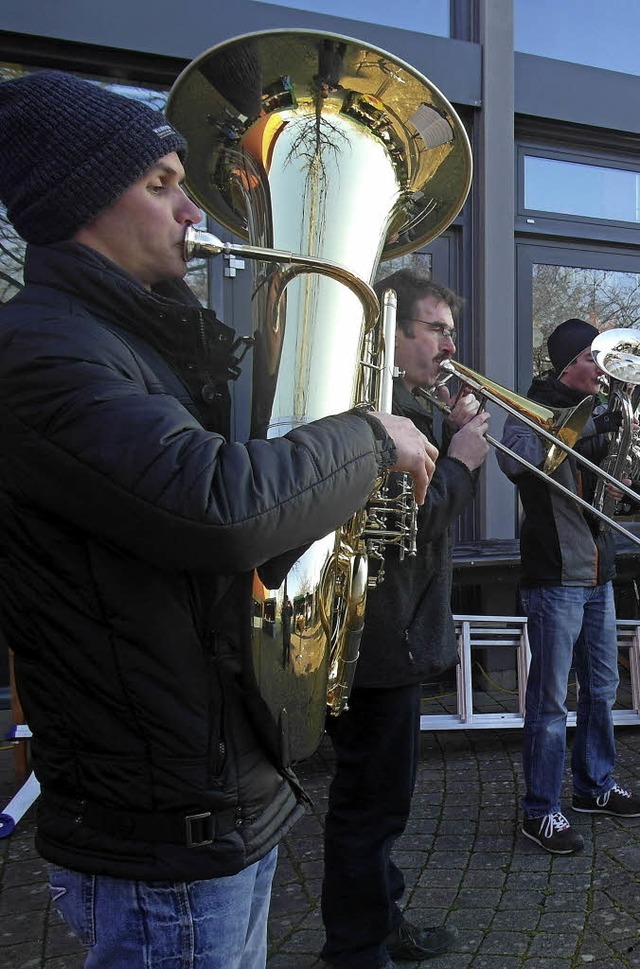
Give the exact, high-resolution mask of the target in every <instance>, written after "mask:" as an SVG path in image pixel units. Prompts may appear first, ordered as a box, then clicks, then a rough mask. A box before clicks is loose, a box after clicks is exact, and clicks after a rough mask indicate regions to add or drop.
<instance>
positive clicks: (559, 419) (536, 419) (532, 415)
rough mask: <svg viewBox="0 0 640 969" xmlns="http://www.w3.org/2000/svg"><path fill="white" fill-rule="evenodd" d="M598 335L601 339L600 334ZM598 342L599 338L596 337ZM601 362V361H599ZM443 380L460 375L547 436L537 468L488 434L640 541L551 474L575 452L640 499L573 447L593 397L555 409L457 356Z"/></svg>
mask: <svg viewBox="0 0 640 969" xmlns="http://www.w3.org/2000/svg"><path fill="white" fill-rule="evenodd" d="M596 339H599V338H598V337H596ZM594 342H595V341H594ZM638 363H639V364H640V357H639V358H638ZM599 366H600V364H599ZM441 371H442V375H441V381H440V382H444V381H445V380H448V379H450V378H451V377H457V378H458V380H459V381H460V382H461V383H462V384H464V385H466V386H467V387H469V388H470V389H471V390H473V391H474V392H476V393H477V394H478V396H479V397H480V399H481V400H482V401H485V400H489V401H492V402H493V403H495V404H497V405H498V406H499V407H501V408H502V409H503V410H504V411H506V413H507V414H511V415H512V417H516V418H517V419H518V420H521V421H522V422H523V423H524V424H526V425H527V427H530V428H531V429H532V430H533V431H535V432H536V433H537V434H538V435H539V436H540V437H542V438H543V440H545V441H546V442H547V444H548V445H549V446H548V447H547V453H546V458H545V462H544V465H543V467H542V468H537V467H536V466H535V465H534V464H531V462H529V461H527V460H526V459H525V458H523V457H521V456H520V455H519V454H516V453H515V452H514V451H512V450H511V449H510V448H508V447H505V445H504V444H502V442H501V441H498V440H496V439H495V438H493V437H491V436H490V435H489V434H485V437H486V439H487V441H488V443H489V444H490V445H491V446H492V447H494V448H496V450H498V451H502V452H503V453H504V454H507V455H509V457H511V458H513V459H514V461H517V462H518V463H519V464H521V465H522V466H523V467H525V468H527V470H528V471H531V473H532V474H535V475H536V476H537V477H539V478H541V479H542V480H543V481H545V483H546V484H548V485H549V487H551V488H555V490H556V491H560V492H561V493H562V494H563V495H565V496H566V497H567V498H570V499H571V501H574V502H575V503H576V504H578V505H580V506H581V507H582V508H584V509H585V511H588V512H591V514H593V515H595V516H596V518H599V519H600V520H601V521H603V522H605V523H606V524H607V525H610V526H611V527H612V528H614V529H615V530H616V531H617V532H619V533H620V534H621V535H624V536H625V538H628V539H629V540H630V541H632V542H633V543H634V544H635V545H640V537H638V536H637V535H634V534H633V532H630V531H629V529H628V528H625V527H624V526H623V525H621V524H620V522H617V521H615V519H612V518H610V517H608V516H607V515H606V514H605V513H604V512H603V511H601V510H600V509H599V508H596V507H594V506H593V505H590V504H589V502H588V501H585V500H584V499H583V498H581V497H580V496H579V495H576V494H575V493H574V492H573V491H571V490H570V489H569V488H565V486H564V485H563V484H561V483H560V482H559V481H557V480H556V479H555V478H552V477H551V475H552V474H553V472H554V471H555V470H556V468H557V467H558V466H559V465H560V463H561V461H562V460H563V459H564V457H566V456H567V455H569V454H570V455H572V456H573V458H574V460H575V461H577V462H578V463H580V464H582V465H584V466H585V467H587V468H588V469H589V470H590V471H591V472H592V473H593V474H594V475H596V477H597V478H598V479H599V480H602V481H604V482H609V483H610V484H613V485H615V487H616V488H618V489H619V490H620V491H622V492H624V493H625V494H626V495H627V496H628V497H630V498H631V499H633V500H634V501H637V499H638V495H637V494H636V493H635V492H634V491H632V490H631V489H630V488H627V486H626V485H623V484H622V482H620V481H618V480H617V479H616V478H614V477H613V476H612V475H611V474H609V473H608V471H606V470H604V469H603V468H600V467H599V466H598V465H597V464H594V463H593V462H592V461H589V459H588V458H585V457H584V456H583V455H582V454H579V453H578V452H577V451H575V450H574V449H573V445H574V444H575V443H576V441H577V440H578V438H579V437H580V435H581V434H582V430H583V428H584V425H585V424H586V422H587V420H588V419H589V417H590V416H591V413H592V409H593V398H592V397H585V399H584V400H583V401H581V402H580V403H579V404H577V405H576V406H575V407H570V408H567V409H553V408H547V407H541V406H540V405H539V404H536V403H535V401H532V400H529V398H528V397H521V396H520V395H519V394H516V393H514V392H513V391H510V390H507V389H506V388H505V387H501V386H500V384H497V383H495V382H494V381H493V380H489V378H488V377H484V376H483V375H482V374H479V373H477V372H476V371H475V370H471V368H470V367H465V366H464V365H463V364H461V363H458V362H457V361H453V360H445V361H443V363H442V365H441ZM423 396H425V397H428V399H429V400H431V401H432V403H434V404H435V406H436V407H439V408H440V409H441V410H446V409H447V407H448V405H446V404H443V402H442V401H440V400H439V398H438V397H437V396H436V394H435V393H432V392H431V391H424V392H423Z"/></svg>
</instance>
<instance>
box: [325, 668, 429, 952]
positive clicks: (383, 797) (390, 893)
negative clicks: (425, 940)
mask: <svg viewBox="0 0 640 969" xmlns="http://www.w3.org/2000/svg"><path fill="white" fill-rule="evenodd" d="M420 695H421V686H420V684H419V683H417V684H413V685H411V686H400V687H394V688H391V689H358V688H356V689H354V690H353V692H352V693H351V697H350V699H349V709H348V710H347V711H346V712H345V713H343V714H341V715H340V716H339V717H329V718H328V720H327V731H328V733H329V734H330V736H331V740H332V742H333V747H334V750H335V755H336V768H335V775H334V778H333V781H332V782H331V786H330V788H329V809H328V812H327V817H326V825H325V842H324V881H323V885H322V917H323V921H324V926H325V930H326V936H327V939H326V944H325V946H324V949H323V952H322V956H323V958H324V959H326V960H328V961H330V962H331V963H332V965H333V964H335V965H336V966H345V969H370V967H372V966H382V965H384V964H385V963H386V962H387V961H388V958H389V956H388V953H387V950H386V947H385V944H384V940H385V938H386V937H387V935H388V934H389V932H390V931H391V930H392V929H394V928H396V926H397V925H398V924H399V923H400V922H401V921H402V913H401V911H400V908H399V904H398V903H399V902H400V899H401V898H402V895H403V893H404V884H405V883H404V877H403V874H402V872H401V871H400V869H399V868H398V866H397V865H396V864H395V863H394V861H393V860H392V857H391V853H392V850H393V846H394V844H395V842H396V840H397V839H398V838H399V837H400V835H401V834H402V833H403V831H404V829H405V827H406V824H407V819H408V817H409V811H410V809H411V796H412V794H413V788H414V785H415V779H416V769H417V762H418V756H419V753H420ZM435 783H437V781H436V782H435Z"/></svg>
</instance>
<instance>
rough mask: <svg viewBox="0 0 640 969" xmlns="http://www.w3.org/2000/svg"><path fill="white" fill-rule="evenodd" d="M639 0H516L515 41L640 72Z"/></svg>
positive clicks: (519, 46)
mask: <svg viewBox="0 0 640 969" xmlns="http://www.w3.org/2000/svg"><path fill="white" fill-rule="evenodd" d="M639 35H640V4H638V2H637V0H607V3H606V4H603V3H601V2H600V0H561V2H558V0H514V47H515V49H516V50H517V51H522V52H523V53H525V54H538V55H539V56H541V57H551V58H554V59H555V60H561V61H571V62H572V63H575V64H586V65H588V66H589V67H600V68H605V69H606V70H610V71H621V72H623V73H625V74H636V75H637V74H640V58H638V36H639Z"/></svg>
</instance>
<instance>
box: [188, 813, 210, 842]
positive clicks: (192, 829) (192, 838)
mask: <svg viewBox="0 0 640 969" xmlns="http://www.w3.org/2000/svg"><path fill="white" fill-rule="evenodd" d="M184 824H185V830H186V840H187V848H202V847H204V846H205V845H210V844H213V835H214V823H213V815H212V813H211V811H204V812H203V813H202V814H187V816H186V817H185V819H184Z"/></svg>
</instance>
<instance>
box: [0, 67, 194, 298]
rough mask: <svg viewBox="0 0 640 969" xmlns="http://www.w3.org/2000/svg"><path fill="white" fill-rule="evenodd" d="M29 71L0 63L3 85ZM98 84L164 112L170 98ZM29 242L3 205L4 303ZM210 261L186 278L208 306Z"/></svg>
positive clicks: (0, 292)
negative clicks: (19, 232)
mask: <svg viewBox="0 0 640 969" xmlns="http://www.w3.org/2000/svg"><path fill="white" fill-rule="evenodd" d="M26 73H28V71H27V70H26V69H25V68H23V67H22V66H20V65H18V64H8V63H0V84H1V83H3V82H4V81H10V80H13V79H14V78H17V77H20V76H22V75H23V74H26ZM87 80H90V81H92V82H95V83H96V84H101V85H103V86H104V87H106V88H108V89H109V90H110V91H113V92H115V93H116V94H122V95H124V96H125V97H128V98H135V99H136V100H139V101H144V103H145V104H148V105H149V107H150V108H153V109H154V110H155V111H163V110H164V106H165V104H166V101H167V93H168V92H167V91H165V90H162V89H158V88H152V87H142V86H136V85H134V84H132V83H127V82H123V83H120V82H117V81H113V80H110V79H109V80H107V79H100V80H98V79H96V78H87ZM25 249H26V243H25V242H24V240H23V239H21V237H20V236H19V235H18V233H17V232H16V231H15V229H14V228H13V226H12V225H11V224H10V222H9V220H8V219H7V214H6V210H5V208H4V206H3V205H0V303H5V302H6V301H7V300H9V299H11V297H12V296H15V294H16V293H17V292H18V291H19V290H20V289H22V287H23V285H24V282H23V276H22V269H23V265H24V256H25ZM207 268H208V267H207V263H206V262H205V261H204V260H194V261H193V262H192V263H190V265H189V271H188V273H187V276H186V280H187V282H188V283H189V285H190V286H191V288H192V290H193V291H194V293H195V294H196V296H197V297H198V299H199V300H200V302H201V303H202V304H203V305H205V306H207V305H208V286H207V275H208V274H207Z"/></svg>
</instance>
